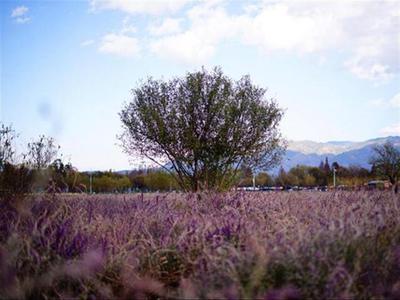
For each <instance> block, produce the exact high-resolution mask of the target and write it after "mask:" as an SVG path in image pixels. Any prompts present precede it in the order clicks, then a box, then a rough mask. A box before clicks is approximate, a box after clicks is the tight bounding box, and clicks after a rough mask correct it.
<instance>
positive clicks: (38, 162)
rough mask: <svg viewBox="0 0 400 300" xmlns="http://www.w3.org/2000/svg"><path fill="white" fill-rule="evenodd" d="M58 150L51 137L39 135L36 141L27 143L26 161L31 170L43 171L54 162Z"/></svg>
mask: <svg viewBox="0 0 400 300" xmlns="http://www.w3.org/2000/svg"><path fill="white" fill-rule="evenodd" d="M59 149H60V146H58V145H57V144H56V143H55V141H54V139H53V138H52V137H46V136H45V135H40V136H39V138H38V139H37V140H36V141H33V142H31V143H28V153H27V154H26V159H27V161H28V163H29V165H30V166H31V167H32V168H33V169H37V170H41V169H45V168H47V167H48V166H49V165H50V163H51V162H53V161H54V160H55V158H56V157H57V153H58V150H59Z"/></svg>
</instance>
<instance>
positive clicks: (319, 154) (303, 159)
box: [282, 136, 400, 170]
mask: <svg viewBox="0 0 400 300" xmlns="http://www.w3.org/2000/svg"><path fill="white" fill-rule="evenodd" d="M387 141H390V142H392V143H393V144H394V145H395V146H396V147H398V148H399V149H400V136H389V137H384V138H376V139H371V140H367V141H364V142H349V141H343V142H342V141H339V142H338V141H332V142H326V143H318V142H313V141H289V144H288V148H287V151H286V155H285V157H284V158H283V160H282V166H283V167H284V168H285V169H286V170H288V169H290V168H292V167H294V166H296V165H308V166H318V165H319V164H320V162H321V161H325V158H326V157H327V158H328V160H329V162H330V163H332V162H334V161H336V162H337V163H338V164H339V165H343V166H349V165H358V166H361V167H364V168H368V169H369V168H370V167H371V165H369V163H368V160H369V158H370V157H371V155H372V154H373V147H374V146H376V145H380V144H384V143H386V142H387Z"/></svg>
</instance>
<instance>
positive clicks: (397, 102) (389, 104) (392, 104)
mask: <svg viewBox="0 0 400 300" xmlns="http://www.w3.org/2000/svg"><path fill="white" fill-rule="evenodd" d="M368 104H369V105H370V106H373V107H379V108H397V109H398V108H400V92H399V93H397V94H396V95H394V96H393V97H392V98H390V99H386V100H385V99H383V98H379V99H373V100H370V101H369V102H368ZM399 113H400V111H399Z"/></svg>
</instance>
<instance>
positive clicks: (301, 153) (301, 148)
mask: <svg viewBox="0 0 400 300" xmlns="http://www.w3.org/2000/svg"><path fill="white" fill-rule="evenodd" d="M387 141H390V142H392V143H393V144H394V145H395V146H396V147H398V148H399V149H400V136H388V137H383V138H376V139H371V140H367V141H363V142H350V141H331V142H326V143H319V142H313V141H289V143H288V147H287V150H286V154H285V156H284V158H283V159H282V166H283V168H284V169H285V170H289V169H290V168H292V167H295V166H296V165H307V166H319V164H320V163H321V161H325V158H326V157H327V158H328V161H329V163H330V164H332V163H333V162H335V161H336V162H337V163H338V164H339V165H342V166H346V167H347V166H350V165H357V166H360V167H363V168H367V169H370V168H371V165H370V164H369V163H368V161H369V159H370V157H371V156H372V154H373V147H374V146H376V145H381V144H384V143H386V142H387ZM278 170H279V168H276V169H274V170H272V173H273V174H276V173H277V172H278ZM116 172H117V173H119V174H123V175H125V174H128V173H129V171H128V170H121V171H116Z"/></svg>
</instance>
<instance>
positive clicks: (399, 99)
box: [389, 92, 400, 108]
mask: <svg viewBox="0 0 400 300" xmlns="http://www.w3.org/2000/svg"><path fill="white" fill-rule="evenodd" d="M389 104H390V106H392V107H395V108H400V92H399V93H397V94H396V95H394V96H393V98H392V99H390V100H389Z"/></svg>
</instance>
